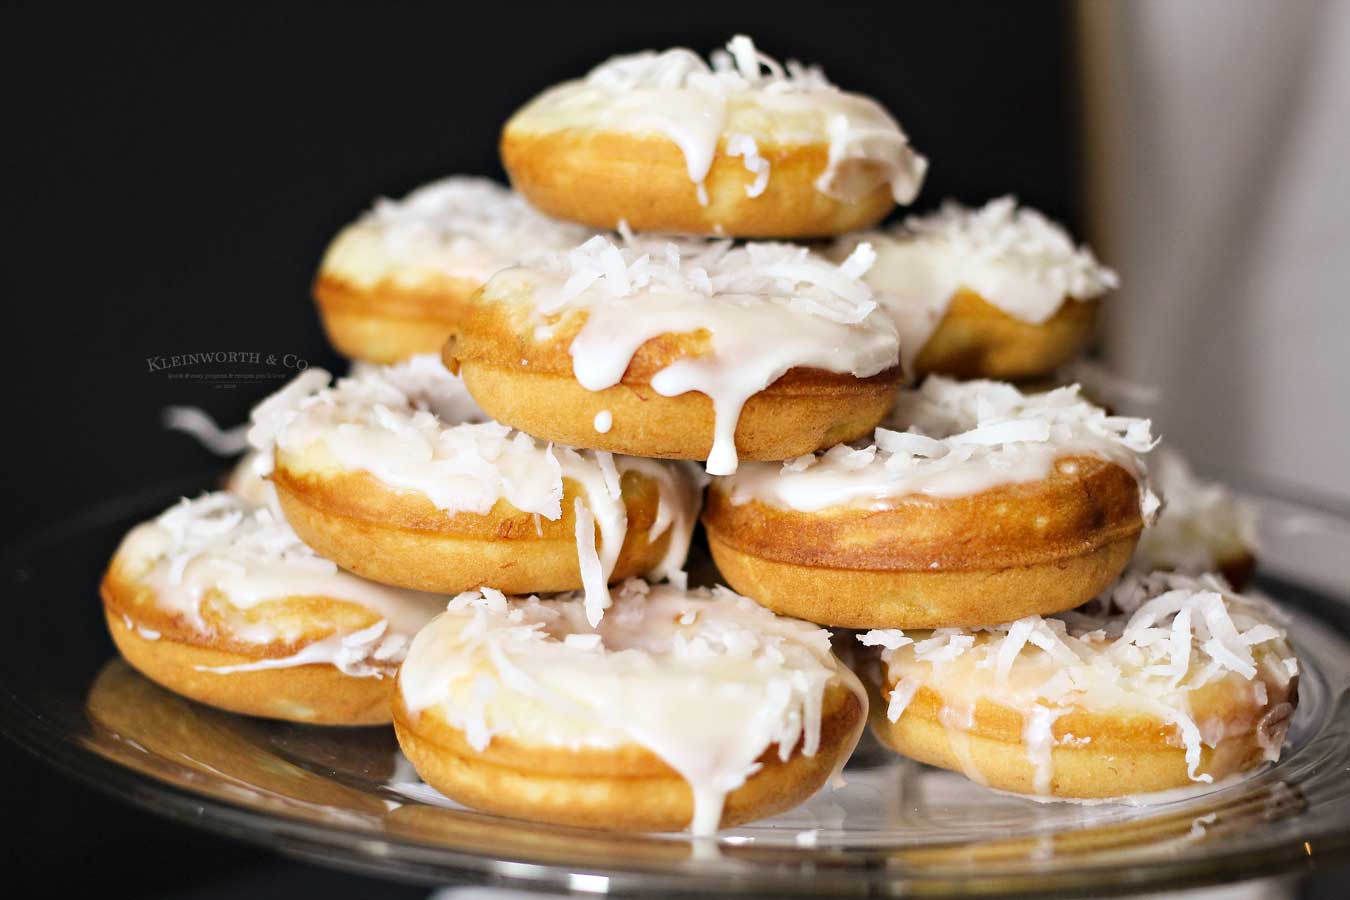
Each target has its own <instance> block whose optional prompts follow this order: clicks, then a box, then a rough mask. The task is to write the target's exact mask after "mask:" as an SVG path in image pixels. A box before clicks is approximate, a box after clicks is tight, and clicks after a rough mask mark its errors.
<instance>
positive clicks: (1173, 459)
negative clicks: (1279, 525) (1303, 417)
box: [1131, 447, 1257, 575]
mask: <svg viewBox="0 0 1350 900" xmlns="http://www.w3.org/2000/svg"><path fill="white" fill-rule="evenodd" d="M1149 469H1150V472H1151V474H1152V476H1153V483H1154V484H1155V485H1157V488H1158V492H1159V493H1161V494H1162V496H1163V497H1164V499H1165V500H1166V504H1165V505H1164V506H1163V508H1162V511H1161V512H1160V513H1159V515H1158V519H1157V521H1156V522H1154V523H1153V524H1152V526H1150V527H1149V528H1147V529H1145V530H1144V533H1143V535H1142V536H1141V537H1140V539H1139V548H1138V550H1137V551H1136V552H1135V557H1134V560H1133V561H1132V563H1131V566H1132V567H1133V568H1135V569H1137V570H1139V571H1152V570H1154V569H1174V570H1176V571H1178V572H1184V573H1186V574H1188V575H1199V574H1202V573H1204V572H1212V571H1215V570H1216V569H1219V568H1221V567H1222V566H1223V565H1224V564H1225V563H1227V562H1230V561H1233V560H1236V559H1241V558H1243V557H1246V556H1248V555H1252V554H1253V553H1254V552H1255V550H1256V546H1257V536H1256V513H1255V510H1253V509H1252V508H1251V507H1250V506H1249V505H1247V504H1245V503H1243V502H1242V501H1241V500H1239V499H1238V498H1237V497H1235V496H1234V495H1233V494H1232V492H1230V491H1229V490H1228V489H1227V488H1226V487H1224V486H1223V485H1221V484H1217V483H1214V482H1208V481H1202V480H1201V479H1199V478H1197V477H1196V476H1195V474H1194V473H1193V472H1192V471H1191V467H1190V465H1189V464H1188V463H1187V462H1186V459H1185V457H1184V456H1182V455H1181V453H1180V452H1178V451H1177V450H1174V449H1172V448H1170V447H1162V448H1160V449H1159V451H1158V453H1157V455H1156V457H1155V459H1154V461H1153V463H1152V465H1150V467H1149Z"/></svg>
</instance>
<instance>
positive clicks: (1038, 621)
mask: <svg viewBox="0 0 1350 900" xmlns="http://www.w3.org/2000/svg"><path fill="white" fill-rule="evenodd" d="M858 640H859V641H861V642H862V643H863V644H865V645H868V646H876V647H881V648H882V650H881V659H882V663H883V666H885V667H886V668H887V670H888V672H889V676H890V677H888V679H887V680H888V681H895V688H894V689H893V690H892V692H891V701H890V706H889V708H888V710H887V715H888V717H889V719H890V720H891V721H892V722H894V721H896V720H898V719H899V718H900V716H901V715H902V714H903V713H904V711H905V708H906V706H907V704H908V703H909V702H910V701H911V700H912V699H913V697H914V695H915V694H916V693H917V691H918V690H919V689H920V688H923V687H925V686H927V687H931V688H932V689H933V690H934V691H935V692H936V693H938V694H939V695H940V696H941V698H942V702H943V704H944V706H945V707H946V708H947V709H949V710H954V712H953V713H951V714H949V715H948V716H946V719H949V720H955V719H958V718H962V717H964V718H965V719H967V720H968V721H973V719H972V716H973V713H974V707H975V705H976V704H977V703H979V702H981V701H984V702H989V703H994V704H998V705H1001V706H1004V707H1008V708H1011V709H1014V710H1017V711H1019V712H1021V713H1022V715H1023V719H1024V721H1025V722H1026V729H1025V731H1024V740H1025V743H1026V745H1027V748H1028V752H1029V753H1030V754H1032V756H1033V760H1032V761H1033V764H1034V765H1036V768H1037V775H1038V778H1037V781H1038V791H1039V792H1040V793H1046V792H1048V789H1049V784H1050V777H1051V773H1050V772H1049V771H1048V770H1046V769H1045V767H1048V766H1049V765H1050V754H1049V748H1050V747H1051V746H1054V745H1056V744H1058V743H1064V742H1063V741H1062V740H1060V741H1056V740H1055V738H1054V737H1053V735H1052V733H1051V726H1052V725H1053V723H1054V721H1055V719H1056V718H1058V717H1059V716H1062V715H1065V714H1067V713H1069V712H1071V711H1088V712H1096V713H1112V712H1123V713H1126V714H1139V715H1147V716H1152V717H1155V718H1157V719H1160V720H1162V721H1164V722H1166V723H1168V724H1170V725H1171V726H1172V727H1173V728H1174V729H1175V734H1176V738H1177V740H1178V741H1179V742H1180V744H1181V745H1182V746H1183V747H1184V748H1185V750H1186V762H1187V766H1188V770H1189V774H1190V777H1191V778H1192V779H1193V780H1195V781H1206V782H1207V781H1210V780H1211V778H1210V776H1209V775H1207V774H1203V773H1200V772H1198V771H1197V766H1199V764H1200V760H1201V748H1202V746H1209V747H1214V746H1216V745H1217V744H1218V743H1219V742H1220V741H1222V740H1223V739H1224V738H1225V737H1228V736H1232V735H1240V734H1250V733H1253V731H1255V733H1256V734H1257V736H1258V739H1259V740H1260V742H1261V746H1262V748H1263V749H1264V750H1265V752H1266V755H1267V758H1269V759H1275V758H1277V757H1278V756H1279V752H1280V747H1281V745H1282V743H1283V740H1284V733H1285V731H1286V730H1287V728H1288V724H1289V714H1290V712H1291V711H1292V697H1293V690H1294V688H1293V685H1292V682H1293V679H1294V678H1295V676H1297V674H1298V660H1297V658H1296V657H1295V655H1294V652H1293V650H1291V649H1290V647H1289V644H1288V642H1287V641H1286V639H1285V630H1284V627H1283V625H1282V623H1281V619H1280V617H1279V615H1278V613H1277V612H1276V610H1275V609H1274V607H1272V606H1271V605H1270V604H1269V603H1268V602H1266V601H1265V600H1262V599H1260V598H1256V597H1252V596H1243V595H1240V594H1236V593H1233V591H1232V590H1231V589H1230V588H1229V587H1228V585H1227V583H1226V582H1224V581H1223V579H1222V578H1220V577H1218V576H1215V575H1204V576H1201V577H1198V578H1197V577H1192V576H1188V575H1181V574H1176V573H1167V572H1156V573H1150V574H1147V575H1140V574H1136V575H1130V576H1127V577H1126V578H1124V579H1123V580H1122V581H1121V582H1120V583H1119V584H1117V585H1116V587H1115V588H1113V589H1112V590H1111V591H1109V592H1107V593H1106V594H1104V595H1103V596H1101V597H1099V598H1098V599H1096V600H1094V601H1093V602H1092V603H1090V604H1088V605H1087V606H1084V607H1081V608H1080V609H1078V610H1073V611H1070V612H1066V613H1060V614H1059V615H1056V616H1049V617H1044V618H1042V617H1040V616H1029V617H1027V618H1024V619H1018V620H1017V621H1016V622H1009V623H1006V624H1003V625H995V626H992V627H989V628H974V629H961V628H939V629H937V630H935V631H929V632H914V633H912V634H908V635H907V634H905V633H903V632H901V631H897V630H893V629H892V630H884V631H869V632H866V633H865V634H862V635H859V636H858ZM897 679H898V680H897ZM1204 689H1209V690H1226V691H1228V692H1229V693H1230V696H1236V697H1237V698H1238V702H1236V703H1234V704H1228V705H1225V704H1215V706H1216V707H1217V708H1219V709H1220V710H1223V711H1224V712H1225V713H1226V715H1220V714H1217V713H1216V714H1213V715H1209V716H1207V715H1206V714H1205V713H1206V712H1207V710H1206V709H1205V708H1203V705H1202V706H1196V705H1194V704H1193V701H1194V700H1195V698H1196V697H1197V692H1200V691H1202V690H1204ZM1234 710H1236V711H1234ZM944 721H945V720H944ZM970 727H971V726H970V725H969V724H967V725H966V726H965V728H966V730H969V728H970ZM1031 737H1034V738H1035V740H1031V739H1029V738H1031ZM1070 743H1072V742H1070Z"/></svg>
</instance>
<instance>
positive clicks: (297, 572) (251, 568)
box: [117, 493, 445, 675]
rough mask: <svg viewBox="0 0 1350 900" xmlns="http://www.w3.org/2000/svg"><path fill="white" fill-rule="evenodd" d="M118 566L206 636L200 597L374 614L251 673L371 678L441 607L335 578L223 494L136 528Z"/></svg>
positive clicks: (332, 568)
mask: <svg viewBox="0 0 1350 900" xmlns="http://www.w3.org/2000/svg"><path fill="white" fill-rule="evenodd" d="M117 560H118V564H119V566H122V567H123V570H124V571H126V572H129V573H135V577H136V580H137V583H138V584H140V585H142V586H144V587H146V588H148V589H149V590H150V591H152V592H153V595H154V602H155V605H156V606H157V607H158V608H160V609H162V610H164V611H165V612H169V613H173V614H176V615H178V616H181V618H182V620H183V621H184V622H185V623H187V624H188V625H189V626H190V627H192V628H193V629H195V630H197V631H199V632H201V633H202V634H203V635H206V636H211V635H212V633H213V632H212V628H211V626H210V625H209V624H208V623H207V622H206V621H205V620H204V619H203V617H202V612H201V603H202V600H203V598H204V597H205V596H206V595H207V594H208V593H212V594H213V596H216V597H218V598H219V599H222V600H224V601H225V602H226V603H228V604H229V605H231V606H233V607H234V608H236V609H239V610H248V609H251V608H253V607H255V606H257V605H259V604H261V603H265V602H267V601H270V600H281V599H284V598H289V597H327V598H332V599H334V600H340V601H344V602H348V603H354V604H357V605H359V606H362V607H365V608H366V609H369V610H370V611H371V612H373V613H375V614H376V615H378V616H380V621H379V622H378V623H376V625H375V626H372V627H371V628H368V629H364V630H363V631H360V632H356V633H346V634H344V633H338V634H334V635H332V637H331V638H326V639H323V640H320V641H315V642H312V643H311V644H309V645H307V646H305V647H304V648H302V649H301V651H300V652H299V653H298V654H296V656H295V657H293V658H287V659H284V660H283V659H269V660H264V661H260V662H259V663H257V664H256V665H254V666H253V668H276V667H279V666H287V665H304V664H306V663H313V662H328V663H331V664H333V665H336V666H338V667H339V668H340V669H342V671H344V672H346V673H347V674H351V675H378V674H379V672H380V669H379V668H377V667H375V666H373V665H371V664H370V663H371V661H372V660H373V661H374V662H376V663H389V664H392V663H396V662H398V661H399V660H400V659H401V658H402V651H403V649H404V647H405V646H406V643H407V641H408V638H409V637H411V635H412V634H414V633H415V632H416V631H417V630H418V629H419V628H421V627H422V626H423V625H424V624H426V622H427V621H429V620H430V619H431V617H432V616H434V615H435V614H436V613H437V612H438V611H439V610H440V609H441V608H442V606H443V605H444V603H445V598H444V597H440V596H437V595H434V594H423V593H420V592H417V591H407V590H402V589H399V588H392V587H387V586H385V585H381V584H376V583H374V582H371V581H366V580H365V579H363V578H358V577H356V576H355V575H351V574H349V573H347V572H344V571H342V570H341V569H339V568H338V567H337V566H336V565H335V564H334V563H332V562H331V561H330V560H327V559H324V558H323V557H321V556H319V555H318V554H316V553H315V552H314V551H313V550H311V549H310V548H309V547H307V546H305V545H304V544H303V543H301V541H300V539H299V538H298V537H296V535H295V533H294V532H293V531H291V529H290V527H289V526H288V525H287V524H286V523H285V521H284V520H283V519H281V518H279V517H278V516H276V515H275V514H273V512H272V511H271V510H269V509H268V508H266V507H255V506H254V505H253V504H251V503H249V502H248V501H246V500H244V499H242V498H240V497H236V496H233V495H231V494H226V493H213V494H204V495H203V496H201V497H199V498H197V499H196V500H187V499H184V500H182V501H181V502H180V503H178V505H176V506H174V507H172V508H171V509H169V510H168V511H166V512H165V513H164V514H163V515H161V516H160V517H159V518H157V519H155V520H153V521H151V522H147V523H145V524H143V525H140V526H137V527H136V528H135V529H133V530H132V531H131V533H130V534H128V535H127V537H126V538H125V539H124V540H123V541H122V545H121V547H119V548H118V551H117ZM372 628H373V629H377V630H375V631H372ZM147 636H148V635H147ZM228 636H229V637H230V638H233V639H236V640H241V641H246V642H249V643H256V644H268V643H272V642H274V641H293V640H296V639H298V638H299V637H300V635H298V634H295V633H290V632H288V631H285V630H283V629H281V628H279V627H278V626H276V625H274V624H268V623H261V624H256V625H255V624H250V625H247V626H238V627H232V628H231V631H230V634H229V635H228ZM156 637H158V635H156ZM239 670H240V671H243V669H242V668H241V669H239Z"/></svg>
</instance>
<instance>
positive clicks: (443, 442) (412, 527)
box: [249, 364, 701, 617]
mask: <svg viewBox="0 0 1350 900" xmlns="http://www.w3.org/2000/svg"><path fill="white" fill-rule="evenodd" d="M413 368H414V367H413V366H412V365H409V364H404V365H399V366H393V367H389V368H386V369H382V370H380V369H376V370H370V371H364V372H363V373H361V374H359V375H357V376H354V377H348V378H344V379H341V380H340V381H338V382H337V384H336V385H334V386H329V381H330V376H329V375H328V373H327V372H322V371H319V370H314V369H311V370H309V371H307V372H305V373H303V374H302V375H301V376H299V377H298V378H297V379H296V380H295V381H293V382H292V383H291V384H289V385H288V386H286V387H285V388H283V389H282V390H281V391H279V392H278V393H277V394H275V395H274V396H273V397H271V398H269V399H267V400H266V401H264V402H263V403H262V404H260V405H259V406H258V407H257V409H255V410H254V411H253V413H252V421H253V423H254V424H253V428H252V429H251V430H250V432H249V440H250V442H251V443H252V445H253V446H254V447H255V448H256V449H258V450H259V451H261V452H262V453H263V454H264V460H265V461H269V462H270V463H271V465H272V468H271V471H270V473H269V477H270V480H271V483H272V485H273V487H274V488H275V489H276V492H277V499H278V500H279V502H280V504H281V509H282V510H283V512H284V513H285V516H286V519H287V521H288V522H289V523H290V524H291V526H292V527H293V528H294V529H295V530H296V532H297V533H298V534H299V535H300V537H301V539H303V540H304V541H305V542H306V543H307V544H309V545H310V546H312V547H314V548H315V550H317V551H318V552H319V553H321V554H323V555H324V556H326V557H328V558H329V559H332V560H334V561H335V562H337V563H338V565H340V566H342V567H343V568H344V569H348V570H350V571H352V572H354V573H356V574H358V575H361V576H363V577H365V578H370V579H372V580H374V581H379V582H382V583H385V584H391V585H396V586H399V587H405V588H410V589H414V590H421V591H430V592H435V593H446V594H456V593H459V592H461V591H465V590H469V589H471V588H475V587H479V586H483V585H486V586H488V587H495V588H498V589H499V590H506V591H511V592H513V593H532V592H545V591H549V592H552V591H564V590H573V589H576V588H581V587H585V589H586V593H587V596H588V597H589V598H590V603H591V607H590V608H591V612H592V615H594V616H596V617H598V616H599V615H600V614H601V613H602V611H603V610H604V608H605V607H606V606H607V605H608V602H609V601H608V591H607V589H606V584H607V582H609V581H614V580H620V579H622V578H626V577H628V576H630V575H635V574H640V573H654V574H655V575H657V576H658V577H669V576H673V575H677V574H678V573H679V572H680V570H681V568H682V567H683V565H684V558H685V555H686V553H687V551H688V548H689V539H690V533H691V532H692V530H693V525H694V520H695V518H696V516H697V509H698V503H699V499H700V494H701V482H700V478H701V474H700V473H698V472H697V470H696V469H694V468H693V467H692V466H688V465H682V464H677V463H665V462H658V461H655V460H646V459H633V458H629V457H616V456H612V455H611V454H609V453H605V452H595V451H589V450H581V451H578V450H573V449H571V448H569V447H562V446H555V445H550V444H546V443H544V442H542V441H538V440H536V439H535V438H533V437H531V436H529V435H527V434H524V433H521V432H518V431H513V430H512V429H510V428H508V427H506V426H505V425H501V424H498V423H496V422H492V421H481V422H472V421H458V420H457V419H456V418H455V417H454V416H455V409H456V407H457V406H458V405H459V404H458V403H457V402H456V400H457V399H460V400H462V399H463V398H464V397H465V396H466V395H465V393H464V389H463V387H462V385H461V384H460V383H459V380H458V379H457V378H455V377H454V376H453V375H451V374H450V373H449V372H447V371H445V369H444V368H443V367H441V366H439V365H435V371H434V372H433V371H431V370H429V369H427V368H424V367H421V366H418V367H416V371H411V370H412V369H413ZM410 374H411V375H415V376H416V377H411V378H410V377H409V376H410ZM437 409H439V410H441V412H442V414H440V415H438V414H437Z"/></svg>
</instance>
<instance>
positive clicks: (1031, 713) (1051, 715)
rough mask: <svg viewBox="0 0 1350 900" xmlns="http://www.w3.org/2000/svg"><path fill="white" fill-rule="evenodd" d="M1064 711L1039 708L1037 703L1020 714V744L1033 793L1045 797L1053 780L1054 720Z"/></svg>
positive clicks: (1044, 707)
mask: <svg viewBox="0 0 1350 900" xmlns="http://www.w3.org/2000/svg"><path fill="white" fill-rule="evenodd" d="M1064 713H1065V710H1063V709H1053V708H1051V707H1049V706H1041V705H1040V704H1039V703H1038V704H1035V705H1033V706H1032V707H1031V709H1030V710H1027V711H1026V712H1024V713H1023V714H1022V744H1023V745H1024V746H1025V747H1026V750H1027V760H1028V762H1030V763H1031V768H1032V783H1031V790H1032V792H1033V793H1036V794H1040V795H1042V796H1047V795H1049V794H1050V787H1051V785H1052V784H1053V782H1054V778H1055V758H1054V747H1055V735H1054V732H1053V730H1052V729H1053V728H1054V724H1055V720H1056V719H1058V718H1059V717H1060V716H1062V715H1064Z"/></svg>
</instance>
